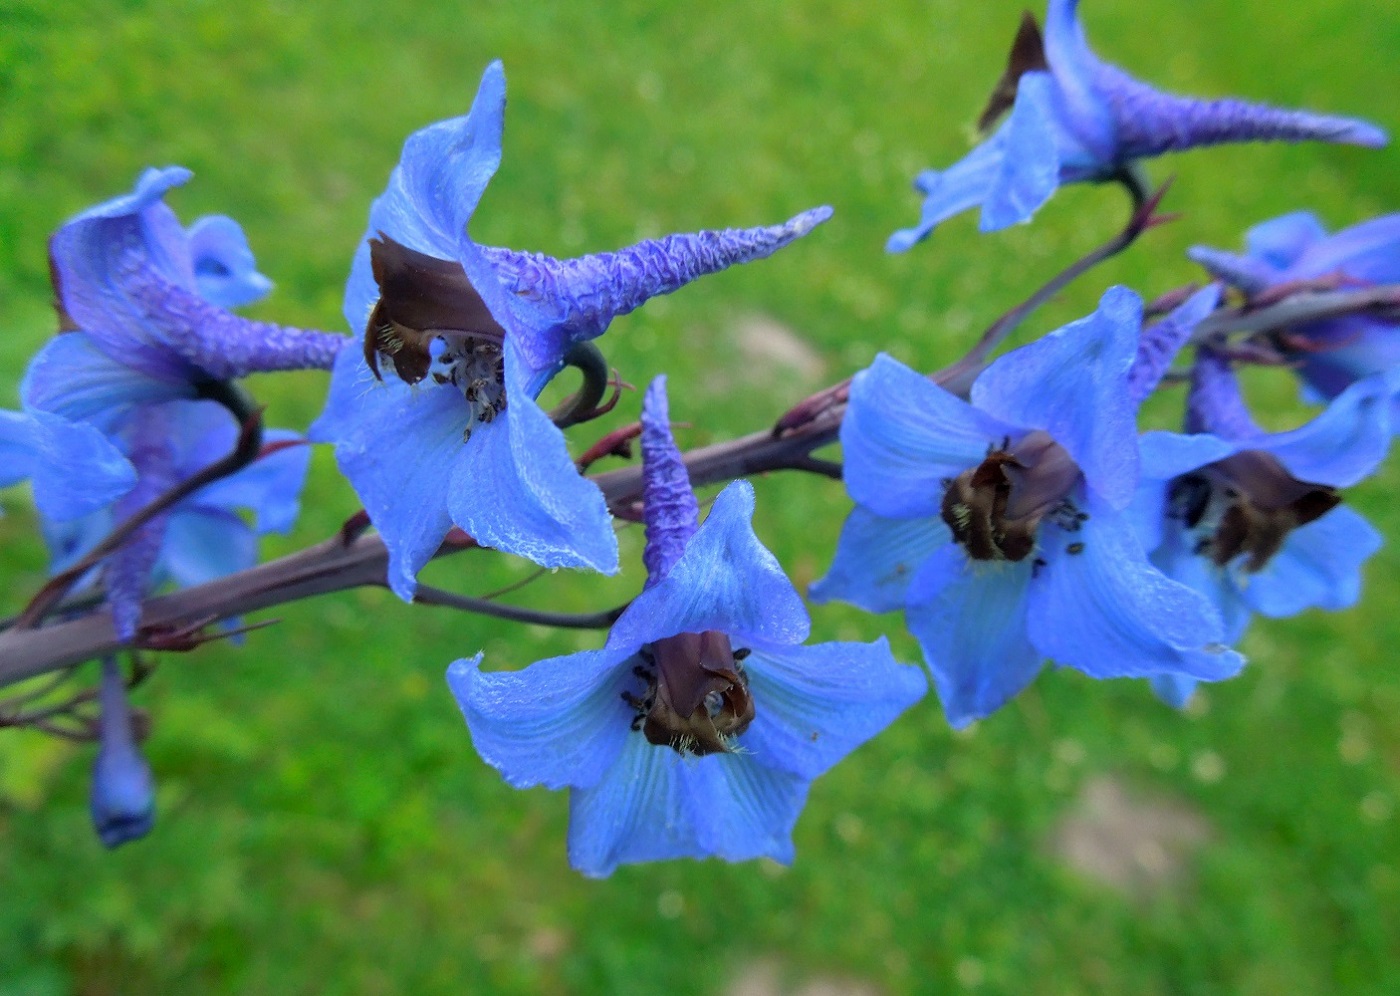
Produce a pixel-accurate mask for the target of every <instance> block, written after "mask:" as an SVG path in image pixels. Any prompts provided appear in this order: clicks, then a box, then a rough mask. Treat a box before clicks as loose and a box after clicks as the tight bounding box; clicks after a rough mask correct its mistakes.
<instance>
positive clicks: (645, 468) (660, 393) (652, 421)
mask: <svg viewBox="0 0 1400 996" xmlns="http://www.w3.org/2000/svg"><path fill="white" fill-rule="evenodd" d="M641 444H642V481H643V484H644V487H643V491H642V520H643V521H644V522H645V524H646V533H647V542H646V549H645V550H643V551H642V560H643V562H645V563H646V567H647V586H648V587H650V586H651V585H653V584H655V583H656V582H658V581H660V580H661V579H662V578H663V577H665V576H666V572H667V571H669V570H670V569H671V565H672V564H674V563H675V562H676V561H677V560H679V559H680V556H681V554H682V553H683V552H684V551H685V545H686V543H687V542H689V541H690V537H692V536H694V535H695V530H696V527H697V526H698V525H699V523H700V509H699V506H698V505H697V504H696V501H695V492H694V491H693V490H691V487H690V474H689V473H688V472H687V471H686V469H685V461H684V460H683V459H682V458H681V451H680V450H679V449H678V448H677V447H676V440H675V438H674V437H673V436H672V435H671V412H670V405H669V403H668V400H667V397H666V376H665V375H664V374H662V375H661V376H659V377H657V378H656V379H655V380H653V381H652V382H651V386H650V387H649V388H647V393H646V397H645V399H644V400H643V402H642V435H641Z"/></svg>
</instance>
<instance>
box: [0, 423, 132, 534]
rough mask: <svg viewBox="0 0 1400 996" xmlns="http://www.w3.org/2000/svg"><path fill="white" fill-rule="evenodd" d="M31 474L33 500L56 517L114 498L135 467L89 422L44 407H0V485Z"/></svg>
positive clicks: (78, 512)
mask: <svg viewBox="0 0 1400 996" xmlns="http://www.w3.org/2000/svg"><path fill="white" fill-rule="evenodd" d="M31 478H32V479H33V488H34V502H35V504H37V505H38V506H39V507H40V508H43V509H44V510H45V513H46V514H47V515H48V516H49V517H51V518H54V519H60V520H61V519H72V518H76V517H77V516H80V515H86V514H87V513H89V512H92V511H96V510H97V509H99V508H101V507H103V506H104V505H107V504H110V503H111V502H113V501H116V500H117V499H118V498H120V497H121V496H122V495H124V494H126V493H127V492H128V491H130V490H131V488H132V485H134V484H135V483H136V471H135V470H134V469H133V468H132V466H131V462H130V461H129V460H127V459H126V457H124V456H122V454H121V452H120V451H119V450H118V449H117V448H116V446H114V445H113V444H112V443H111V441H110V440H108V439H107V437H106V436H104V435H103V434H102V433H101V432H100V431H99V430H97V429H96V428H94V427H93V426H90V425H86V424H84V423H81V422H69V421H67V420H65V419H61V418H59V417H58V416H57V415H50V414H49V413H48V412H40V411H34V412H9V411H0V488H3V487H9V486H10V485H12V484H18V483H19V482H20V481H24V480H29V479H31Z"/></svg>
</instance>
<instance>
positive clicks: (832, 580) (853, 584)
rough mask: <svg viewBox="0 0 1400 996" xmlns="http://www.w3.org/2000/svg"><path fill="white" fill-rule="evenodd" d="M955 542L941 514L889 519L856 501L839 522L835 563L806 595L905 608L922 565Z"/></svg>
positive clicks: (872, 608) (870, 607)
mask: <svg viewBox="0 0 1400 996" xmlns="http://www.w3.org/2000/svg"><path fill="white" fill-rule="evenodd" d="M951 541H952V533H951V532H950V531H949V530H948V527H947V525H945V524H944V522H943V519H942V518H940V517H939V516H936V515H934V516H926V517H923V518H918V519H886V518H882V517H881V516H878V515H876V514H875V513H874V512H871V511H870V510H869V509H867V508H864V507H862V506H860V505H857V506H856V507H855V508H853V509H851V514H850V515H849V516H847V517H846V523H845V525H843V526H842V527H841V537H840V539H838V540H837V541H836V556H835V557H834V558H833V559H832V561H831V567H830V568H829V569H828V570H827V572H826V576H825V577H823V578H822V579H821V580H819V581H815V582H813V583H812V587H811V589H810V590H809V591H808V593H807V594H808V597H809V598H811V600H812V601H814V602H829V601H832V600H836V601H841V602H850V603H851V604H852V605H857V606H859V607H860V608H862V609H865V610H866V611H867V612H893V611H894V610H895V609H902V608H904V602H905V596H906V594H907V593H908V590H909V583H910V581H912V580H913V578H914V571H915V570H917V569H918V566H919V564H920V563H922V562H923V561H924V559H925V558H927V557H928V556H929V555H930V554H932V553H933V551H934V550H937V549H938V548H939V547H941V546H944V545H946V544H948V543H949V542H951Z"/></svg>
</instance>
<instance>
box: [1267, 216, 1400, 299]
mask: <svg viewBox="0 0 1400 996" xmlns="http://www.w3.org/2000/svg"><path fill="white" fill-rule="evenodd" d="M1337 274H1340V275H1342V276H1345V277H1348V278H1350V279H1352V280H1361V281H1367V282H1370V283H1377V284H1384V283H1394V282H1395V281H1397V280H1400V214H1387V215H1382V216H1381V217H1379V218H1371V219H1368V220H1366V221H1363V222H1361V223H1360V224H1357V225H1352V226H1350V227H1349V228H1344V229H1342V230H1341V231H1339V232H1337V233H1336V234H1335V235H1330V236H1328V237H1327V238H1325V239H1319V240H1318V241H1316V242H1313V243H1312V244H1311V245H1309V246H1308V247H1307V248H1306V249H1305V250H1304V252H1303V253H1302V255H1300V256H1299V257H1298V259H1297V260H1296V261H1294V264H1293V265H1292V266H1291V267H1290V268H1289V269H1288V271H1287V273H1285V274H1284V275H1283V279H1285V280H1306V279H1309V278H1312V277H1326V276H1333V275H1337Z"/></svg>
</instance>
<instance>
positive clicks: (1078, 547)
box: [1065, 543, 1084, 556]
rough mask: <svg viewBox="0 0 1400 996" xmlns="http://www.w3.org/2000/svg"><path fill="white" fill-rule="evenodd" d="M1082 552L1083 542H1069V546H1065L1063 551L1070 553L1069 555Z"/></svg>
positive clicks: (1076, 554)
mask: <svg viewBox="0 0 1400 996" xmlns="http://www.w3.org/2000/svg"><path fill="white" fill-rule="evenodd" d="M1083 552H1084V544H1083V543H1071V544H1070V545H1069V546H1067V547H1065V553H1068V554H1071V555H1073V556H1078V555H1079V554H1081V553H1083Z"/></svg>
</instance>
